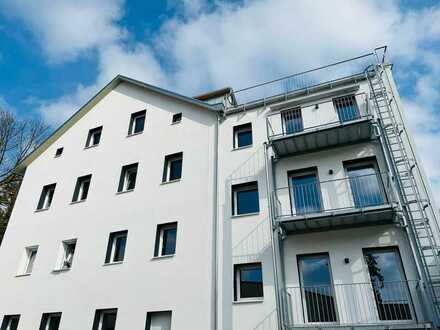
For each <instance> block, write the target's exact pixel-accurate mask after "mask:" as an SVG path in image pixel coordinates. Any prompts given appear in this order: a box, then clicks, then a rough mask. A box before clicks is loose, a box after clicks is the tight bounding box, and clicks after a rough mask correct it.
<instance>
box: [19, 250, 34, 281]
mask: <svg viewBox="0 0 440 330" xmlns="http://www.w3.org/2000/svg"><path fill="white" fill-rule="evenodd" d="M37 254H38V245H34V246H28V247H26V248H25V251H24V255H23V259H22V262H21V267H20V269H19V272H18V275H30V274H32V272H33V270H34V267H35V260H36V258H37ZM32 259H33V260H32ZM31 263H32V268H31V270H30V271H28V270H29V266H30V265H31Z"/></svg>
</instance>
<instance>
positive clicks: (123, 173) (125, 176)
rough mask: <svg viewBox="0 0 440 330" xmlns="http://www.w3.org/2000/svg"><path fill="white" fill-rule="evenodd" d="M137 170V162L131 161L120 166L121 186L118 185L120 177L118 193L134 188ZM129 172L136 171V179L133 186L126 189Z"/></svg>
mask: <svg viewBox="0 0 440 330" xmlns="http://www.w3.org/2000/svg"><path fill="white" fill-rule="evenodd" d="M138 170H139V163H133V164H128V165H124V166H122V168H121V176H122V187H120V184H121V183H120V182H121V178H119V183H118V193H123V192H128V191H133V190H134V189H135V188H136V182H137V174H138ZM131 172H135V173H136V180H135V182H134V188H130V189H128V184H129V180H128V178H129V174H130V173H131Z"/></svg>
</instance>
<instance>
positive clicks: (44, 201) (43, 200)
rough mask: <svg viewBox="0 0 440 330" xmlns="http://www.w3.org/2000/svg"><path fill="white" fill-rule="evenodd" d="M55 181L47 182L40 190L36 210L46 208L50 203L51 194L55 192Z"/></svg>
mask: <svg viewBox="0 0 440 330" xmlns="http://www.w3.org/2000/svg"><path fill="white" fill-rule="evenodd" d="M55 186H56V183H53V184H48V185H46V186H44V187H43V190H42V191H41V195H40V200H39V201H38V206H37V210H47V209H48V208H49V207H50V205H51V204H52V200H53V195H54V194H55Z"/></svg>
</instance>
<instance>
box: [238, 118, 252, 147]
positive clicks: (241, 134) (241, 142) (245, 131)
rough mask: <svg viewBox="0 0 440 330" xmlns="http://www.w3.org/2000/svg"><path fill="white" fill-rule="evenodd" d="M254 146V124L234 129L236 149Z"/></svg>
mask: <svg viewBox="0 0 440 330" xmlns="http://www.w3.org/2000/svg"><path fill="white" fill-rule="evenodd" d="M249 145H252V124H251V123H248V124H244V125H239V126H235V127H234V148H240V147H245V146H249Z"/></svg>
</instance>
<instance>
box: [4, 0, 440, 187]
mask: <svg viewBox="0 0 440 330" xmlns="http://www.w3.org/2000/svg"><path fill="white" fill-rule="evenodd" d="M168 1H169V5H170V6H171V7H174V8H177V9H178V11H179V12H178V13H177V14H176V16H175V17H173V18H170V19H168V20H167V21H165V22H164V24H163V26H162V28H161V30H160V31H159V32H157V33H156V34H155V35H154V39H153V40H145V41H144V42H143V43H140V42H138V43H135V44H133V42H131V43H130V42H129V41H128V40H129V38H127V32H126V30H125V29H124V27H123V26H121V25H120V24H119V20H120V18H121V17H122V16H123V2H122V0H76V1H75V2H72V1H57V2H53V1H49V0H42V1H39V2H38V3H37V2H28V1H25V0H6V8H7V9H8V12H10V13H11V15H12V16H14V17H18V18H19V19H21V20H23V22H25V24H26V25H27V26H28V28H29V29H30V30H32V31H34V33H35V34H36V36H37V38H38V41H39V43H40V46H41V48H42V49H43V50H44V51H45V53H46V54H47V55H48V58H49V60H50V61H53V62H63V61H66V60H70V59H75V58H78V56H81V55H84V54H89V53H90V52H93V54H94V55H96V56H97V58H98V75H97V78H96V81H95V82H94V83H93V84H91V85H90V86H81V85H79V86H78V88H77V89H76V90H75V91H74V92H73V93H72V94H70V95H65V96H62V97H60V98H59V99H57V100H52V101H46V102H43V103H41V104H40V111H41V112H42V114H43V116H44V117H45V118H46V119H47V120H48V121H49V122H50V123H51V124H53V125H57V124H59V123H60V122H62V121H63V120H64V119H66V118H67V116H69V115H70V114H71V113H73V111H74V110H76V109H77V108H78V107H79V106H80V105H82V104H83V103H84V102H85V101H86V100H87V99H88V98H89V97H90V96H91V95H93V93H95V92H96V91H97V90H98V89H99V88H101V87H102V86H104V85H105V84H106V83H107V82H108V81H109V80H110V79H112V78H113V77H114V76H115V75H116V74H118V73H121V74H126V75H129V76H133V77H134V78H137V79H140V80H143V81H146V82H149V83H152V84H158V85H160V86H163V87H168V88H170V89H174V90H177V91H179V92H183V93H187V94H190V95H192V94H197V93H199V92H205V91H207V90H209V89H211V88H218V87H223V86H224V85H232V86H233V87H236V88H240V87H245V86H247V85H249V84H253V83H258V82H261V81H264V80H266V79H272V78H276V77H279V76H282V75H285V74H288V73H293V72H297V71H302V70H305V69H307V68H312V67H316V66H319V65H323V64H327V63H329V62H332V61H336V60H340V59H344V58H348V57H350V56H356V55H359V54H362V53H364V52H366V51H370V50H371V49H373V48H374V47H377V46H381V45H384V44H387V45H389V46H390V50H391V55H392V56H393V59H394V61H395V62H397V63H396V64H397V65H396V76H398V77H399V78H400V80H401V82H402V83H404V85H405V87H407V88H408V89H410V90H412V91H413V94H414V95H413V96H411V97H407V98H405V99H404V102H405V104H406V108H407V113H408V117H409V122H410V125H411V129H412V130H413V131H414V132H415V139H416V141H417V144H418V146H419V149H420V153H421V156H422V159H423V163H424V164H425V167H426V168H427V172H428V174H429V176H430V178H431V179H432V181H433V182H437V184H436V188H435V189H436V192H438V193H440V170H439V167H438V164H439V163H440V156H438V155H437V154H438V153H437V154H436V153H433V152H432V150H431V148H430V146H433V145H437V144H438V143H439V141H440V135H439V133H438V130H439V125H438V124H437V123H438V122H439V114H438V112H436V104H438V101H439V100H440V94H439V92H438V91H437V90H438V86H439V85H440V78H437V77H440V75H439V73H440V59H439V58H438V54H437V53H435V50H433V49H434V48H432V47H430V46H432V45H433V44H437V46H438V44H439V43H440V6H437V7H431V8H425V9H418V10H415V9H413V10H412V9H406V10H403V9H402V8H400V5H401V3H400V2H398V1H379V0H377V1H360V0H353V1H351V2H347V1H345V0H335V1H326V0H321V1H318V0H316V1H306V0H298V1H291V0H255V1H248V0H244V1H242V2H238V3H237V2H233V3H227V2H222V1H218V2H214V4H209V5H208V2H207V1H205V0H196V1H190V0H184V1H176V0H168ZM437 49H438V48H437ZM163 63H166V66H163V65H162V66H161V64H163ZM412 64H417V65H416V66H415V67H412V66H411V65H412ZM427 100H429V101H427Z"/></svg>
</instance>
